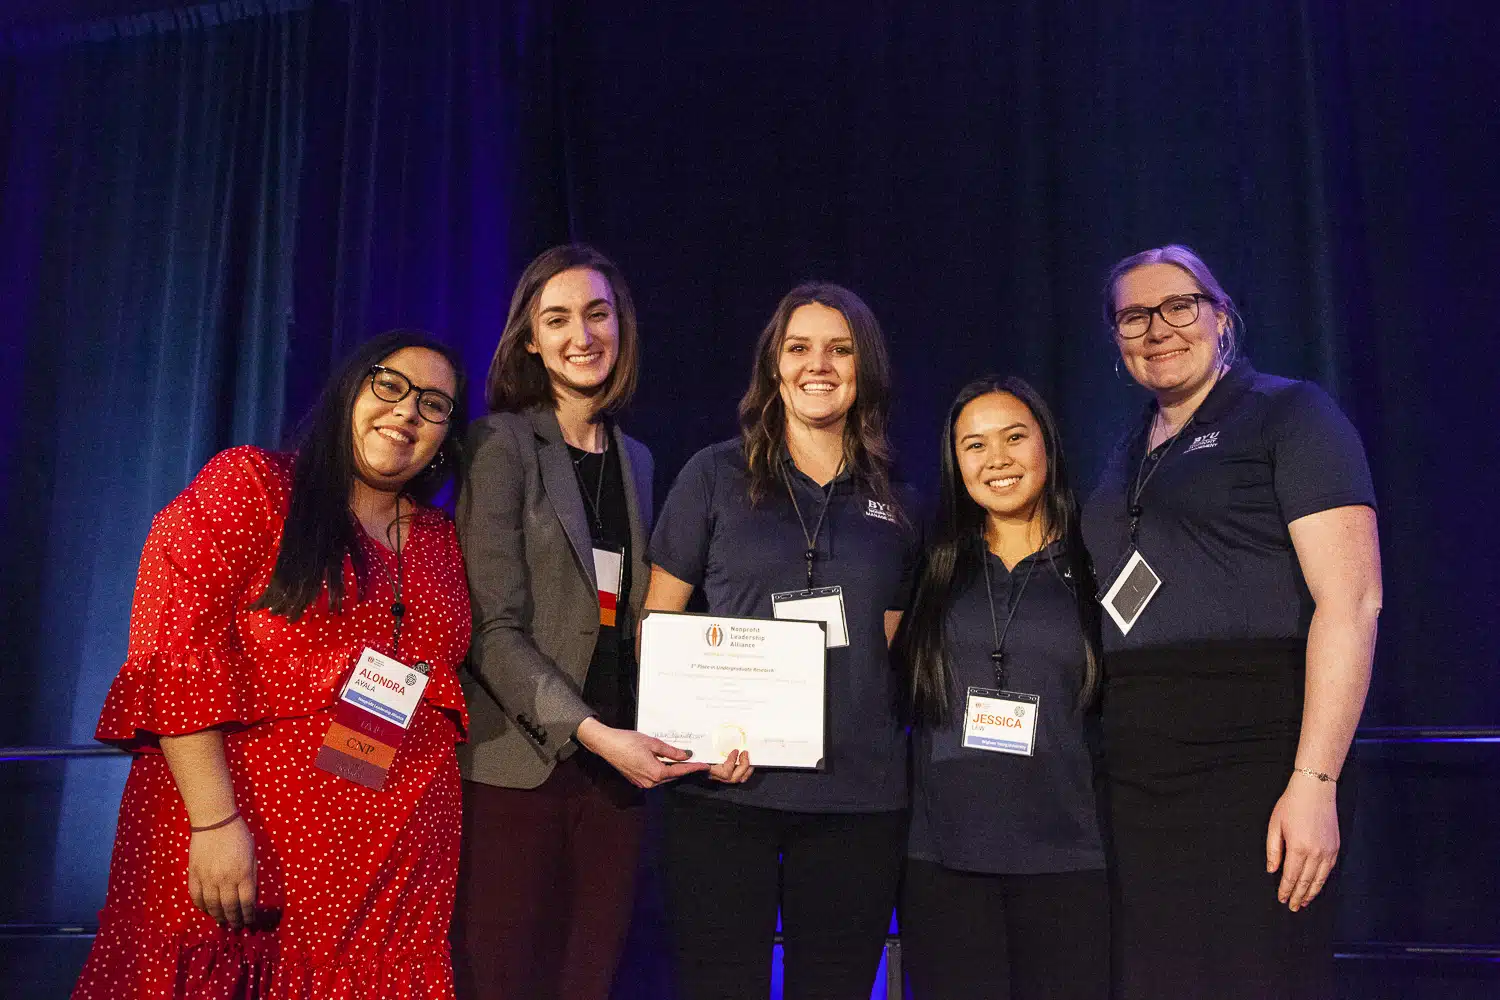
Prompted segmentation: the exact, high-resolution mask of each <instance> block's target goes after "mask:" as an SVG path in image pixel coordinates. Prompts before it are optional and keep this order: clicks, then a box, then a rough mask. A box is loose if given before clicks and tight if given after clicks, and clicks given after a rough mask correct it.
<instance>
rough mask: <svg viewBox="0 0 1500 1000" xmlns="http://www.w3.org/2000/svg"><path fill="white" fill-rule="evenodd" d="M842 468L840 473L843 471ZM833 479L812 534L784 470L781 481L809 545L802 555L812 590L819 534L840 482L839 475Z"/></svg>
mask: <svg viewBox="0 0 1500 1000" xmlns="http://www.w3.org/2000/svg"><path fill="white" fill-rule="evenodd" d="M842 468H843V467H842V466H840V471H842ZM833 476H834V477H833V479H830V480H828V486H827V487H826V488H825V489H824V491H823V506H822V507H821V508H820V509H819V510H818V520H817V523H816V524H814V525H813V530H812V534H810V535H809V534H808V533H807V521H806V519H804V518H803V516H802V505H801V504H799V503H798V502H797V491H796V490H794V489H792V480H791V477H790V476H788V475H787V474H786V472H785V470H783V472H782V475H781V481H782V483H783V484H784V485H785V486H786V495H787V496H789V497H791V498H792V510H794V511H796V512H797V527H799V528H801V529H802V540H803V541H805V542H806V543H807V550H806V551H804V552H803V553H802V558H804V559H806V560H807V589H808V590H812V585H813V562H814V561H816V560H817V558H818V533H819V532H821V531H822V530H823V518H824V517H825V516H826V515H827V514H828V505H829V504H830V503H832V502H833V485H834V483H835V482H837V481H838V473H837V472H835V473H834V474H833Z"/></svg>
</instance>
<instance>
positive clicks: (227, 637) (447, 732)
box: [73, 331, 470, 1000]
mask: <svg viewBox="0 0 1500 1000" xmlns="http://www.w3.org/2000/svg"><path fill="white" fill-rule="evenodd" d="M463 401H464V378H463V370H462V368H461V367H460V362H459V358H458V355H457V354H456V353H455V352H454V351H452V350H451V349H450V348H448V347H446V346H444V345H443V344H440V343H438V342H437V341H435V340H433V339H432V338H431V337H429V336H427V335H425V334H422V333H419V332H416V331H396V332H393V333H387V334H383V335H381V336H379V337H376V338H374V339H373V340H371V341H369V342H368V343H366V344H365V345H363V346H362V347H360V348H359V349H358V350H357V351H355V352H354V354H353V355H352V356H350V358H349V359H348V360H347V361H346V362H345V363H344V364H343V365H342V366H341V367H340V369H339V370H338V371H337V372H335V373H334V375H333V377H332V378H330V380H329V381H328V383H327V385H326V386H325V387H324V389H323V394H322V397H321V398H320V399H319V401H318V403H317V405H316V407H315V408H314V410H313V412H312V413H311V415H310V416H309V418H308V420H307V422H306V423H305V425H304V430H303V432H302V434H301V436H300V440H299V443H298V445H297V450H296V452H295V453H277V452H270V451H265V450H262V449H260V448H254V447H250V446H244V447H238V448H231V449H229V450H228V451H225V452H221V453H220V454H218V455H217V456H215V457H214V458H213V459H212V460H211V461H209V463H208V464H207V465H206V466H205V467H204V468H203V470H202V471H201V472H199V473H198V475H197V476H196V477H195V478H194V479H193V481H192V482H191V483H190V484H189V485H188V487H187V488H186V489H184V490H183V491H182V493H180V494H179V495H178V496H177V498H176V499H175V500H173V501H172V503H171V504H170V505H168V506H167V508H166V509H165V510H163V511H162V512H161V513H160V514H158V515H157V517H156V520H155V521H154V522H153V523H152V526H151V532H150V534H149V535H148V536H147V538H146V545H145V550H144V552H142V554H141V567H140V576H139V580H138V582H137V584H136V591H135V601H134V605H133V607H132V609H131V620H130V647H129V653H128V655H127V657H126V660H125V664H124V666H122V667H121V668H120V673H119V676H118V677H116V678H115V682H114V684H113V686H112V687H111V688H110V691H109V696H108V698H107V699H106V700H105V704H104V711H103V714H102V715H101V717H100V719H99V727H98V730H97V736H98V738H99V739H101V740H105V741H107V742H110V743H113V744H115V745H116V746H120V747H123V748H125V749H127V750H129V751H131V752H132V754H133V759H132V761H131V767H130V775H129V777H128V778H127V779H126V782H125V794H124V798H123V800H122V801H121V803H120V818H119V826H118V829H117V833H116V836H115V849H114V856H113V858H112V859H111V862H110V875H109V888H108V892H107V896H106V899H105V904H104V909H103V911H102V912H101V913H100V915H99V934H98V936H97V937H96V938H95V939H94V946H93V949H92V951H91V952H90V954H89V958H88V962H87V964H86V965H85V966H84V969H83V974H82V976H81V978H80V979H79V981H78V985H77V987H76V988H75V990H74V992H73V998H74V1000H95V998H97V1000H160V998H164V997H174V998H183V1000H187V998H191V1000H255V998H262V997H264V998H271V997H334V996H337V997H347V998H355V1000H384V998H387V997H393V996H401V997H411V998H426V1000H448V998H451V997H452V996H453V969H452V964H451V961H450V958H449V946H448V927H449V920H450V917H451V915H452V909H453V897H454V886H455V880H456V876H457V868H458V845H459V820H460V812H459V776H458V761H457V757H456V755H455V751H454V745H455V743H457V742H458V741H459V740H461V739H463V736H464V731H465V725H466V723H467V718H466V715H465V711H464V698H463V694H462V692H461V690H460V687H459V682H458V677H457V673H456V669H457V666H458V664H459V662H460V661H461V660H462V659H463V656H464V653H465V651H466V650H467V649H468V645H469V631H470V621H469V604H468V593H467V590H466V588H465V586H464V567H463V559H462V556H461V555H460V553H459V548H458V538H457V535H456V533H455V532H454V529H453V524H452V523H451V522H450V521H449V520H448V517H447V515H445V514H444V513H443V512H442V511H440V510H437V509H435V508H434V507H432V506H429V504H430V502H431V500H432V498H433V496H434V495H435V494H436V493H437V492H438V491H439V490H440V489H441V488H442V487H444V486H445V485H446V484H447V483H448V482H449V481H450V480H451V479H452V478H453V477H454V475H455V473H456V472H458V471H459V467H460V465H461V463H460V458H461V456H462V450H461V448H462V442H463V432H464V425H465V410H464V402H463Z"/></svg>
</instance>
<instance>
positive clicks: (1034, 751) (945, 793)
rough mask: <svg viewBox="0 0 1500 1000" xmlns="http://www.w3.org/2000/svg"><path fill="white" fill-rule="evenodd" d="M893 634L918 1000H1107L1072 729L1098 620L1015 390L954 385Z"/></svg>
mask: <svg viewBox="0 0 1500 1000" xmlns="http://www.w3.org/2000/svg"><path fill="white" fill-rule="evenodd" d="M941 447H942V479H941V493H940V502H939V507H938V511H937V516H936V519H935V521H934V524H933V528H932V533H931V537H930V539H929V542H928V545H927V550H926V557H925V559H924V560H923V565H922V571H921V574H920V575H919V577H918V583H917V590H916V597H915V599H914V601H913V603H912V610H911V612H910V613H909V614H908V615H907V616H906V617H905V618H904V619H903V620H902V623H901V630H900V632H899V633H898V634H897V637H896V644H895V652H896V659H897V662H898V663H899V664H900V665H901V666H902V667H903V668H904V669H905V671H906V672H907V677H908V681H909V685H910V704H911V709H912V716H913V719H914V722H915V725H914V729H913V736H914V738H913V747H912V757H913V769H912V771H913V788H912V823H911V831H910V835H909V841H908V846H907V869H906V877H905V880H904V883H903V889H902V895H901V940H902V947H903V952H904V954H905V956H906V959H907V971H908V973H909V974H910V976H911V981H912V987H913V990H914V992H915V993H916V995H917V996H918V997H920V998H921V1000H939V998H948V997H953V998H964V1000H985V998H1015V1000H1028V998H1038V997H1049V998H1058V1000H1064V998H1076V1000H1104V998H1105V997H1107V996H1108V995H1109V900H1108V891H1109V890H1108V884H1107V882H1106V879H1105V874H1104V851H1103V846H1102V843H1101V840H1100V835H1099V825H1098V822H1097V810H1096V802H1095V797H1094V788H1093V767H1092V755H1091V752H1090V746H1089V740H1088V739H1086V737H1085V729H1086V725H1087V723H1088V717H1089V714H1090V712H1091V709H1092V706H1093V702H1094V698H1095V694H1096V692H1097V690H1098V685H1099V662H1100V654H1099V650H1098V617H1099V614H1098V606H1097V605H1096V604H1095V603H1094V591H1093V587H1092V574H1091V572H1090V570H1089V562H1088V554H1087V552H1086V551H1085V549H1084V546H1083V540H1082V537H1081V535H1080V532H1079V523H1078V507H1077V503H1076V501H1075V500H1074V497H1073V490H1072V488H1071V486H1070V485H1069V481H1068V472H1067V466H1066V463H1065V462H1064V460H1063V453H1062V446H1061V442H1060V441H1059V439H1058V432H1057V424H1056V422H1055V421H1054V420H1053V418H1052V413H1051V411H1050V410H1049V409H1048V407H1047V404H1046V403H1045V402H1044V401H1043V400H1042V398H1041V396H1040V395H1038V394H1037V392H1036V390H1034V389H1033V388H1032V387H1031V386H1030V385H1028V384H1027V383H1026V382H1024V381H1022V380H1021V379H1018V378H995V377H990V378H982V379H978V380H976V381H974V382H971V383H969V384H968V385H966V386H965V387H964V388H963V389H962V390H960V391H959V393H958V396H957V398H956V399H954V401H953V405H952V406H951V407H949V409H948V418H947V421H946V422H945V423H944V425H943V434H942V446H941Z"/></svg>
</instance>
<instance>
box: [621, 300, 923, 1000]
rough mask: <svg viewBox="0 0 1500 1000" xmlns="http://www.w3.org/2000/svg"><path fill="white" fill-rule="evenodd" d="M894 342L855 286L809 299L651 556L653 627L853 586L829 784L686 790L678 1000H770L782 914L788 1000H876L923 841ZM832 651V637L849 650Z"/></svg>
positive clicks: (831, 720)
mask: <svg viewBox="0 0 1500 1000" xmlns="http://www.w3.org/2000/svg"><path fill="white" fill-rule="evenodd" d="M889 400H890V370H889V363H888V361H887V359H886V349H885V342H884V339H883V338H882V336H881V333H880V327H879V325H878V324H877V323H876V322H875V317H874V315H872V314H871V312H870V310H869V307H867V306H866V305H865V304H864V302H862V301H861V300H860V298H859V297H858V296H857V295H855V294H854V293H853V292H851V291H849V290H848V289H846V288H842V287H840V286H838V285H830V284H822V283H814V284H806V285H801V286H798V287H797V288H794V289H793V290H792V291H791V292H790V293H788V294H787V295H786V297H785V298H783V299H782V300H781V303H780V304H779V305H778V306H777V307H776V311H775V313H774V314H773V315H772V317H771V321H770V322H769V323H767V324H766V327H765V329H764V331H762V333H761V336H760V340H759V342H758V343H757V344H756V348H755V362H754V367H753V370H752V372H751V376H750V387H749V389H748V390H747V391H746V393H745V396H744V398H743V399H742V400H741V401H740V410H739V416H740V437H739V438H738V439H735V440H731V441H725V442H723V443H720V444H716V445H712V446H711V447H708V448H705V449H704V450H702V451H700V452H699V453H698V454H696V455H695V456H693V457H692V458H691V459H690V460H689V461H688V463H687V465H686V466H685V467H684V468H683V470H682V472H681V473H680V474H679V475H678V477H677V481H676V483H675V484H674V485H673V487H672V491H671V494H670V495H669V496H668V498H667V502H666V505H665V506H664V507H663V509H662V515H661V519H660V521H659V522H658V524H657V527H656V532H655V533H654V535H653V536H652V539H651V561H652V569H651V591H650V594H649V595H648V596H647V599H646V606H647V608H648V609H652V610H663V611H681V610H683V609H684V608H685V607H686V606H687V603H688V600H689V598H690V597H691V595H692V593H693V591H694V590H695V589H697V588H699V587H701V588H703V592H704V597H706V598H707V602H708V609H709V611H710V612H711V613H714V614H721V615H734V616H745V617H761V618H770V617H772V596H773V595H778V594H781V595H787V594H797V593H804V592H805V591H804V588H806V589H807V590H811V589H813V588H818V589H819V590H820V591H821V590H822V589H823V588H834V587H837V588H842V589H841V591H840V594H841V599H842V602H843V609H844V618H845V623H846V627H845V631H846V633H847V636H846V638H845V639H844V641H843V642H842V643H839V642H838V641H837V640H835V641H834V643H833V644H832V645H831V646H830V648H829V649H828V651H827V676H828V688H827V704H828V740H827V747H828V750H827V756H826V759H825V761H824V766H823V767H822V769H821V770H818V771H812V772H809V771H760V772H754V773H752V764H753V762H752V761H751V760H750V759H749V757H748V756H747V755H744V754H743V753H742V752H741V751H738V750H736V751H731V753H730V755H729V759H728V760H726V761H725V762H723V763H722V764H719V765H716V766H715V768H714V769H713V771H712V772H710V776H711V777H715V778H718V779H720V783H718V784H712V783H710V782H708V781H703V780H694V781H692V782H690V783H683V784H682V785H680V786H678V787H676V788H674V789H673V790H672V791H671V792H669V793H668V797H667V805H666V846H665V850H664V852H663V856H664V859H665V865H666V886H667V902H668V910H669V918H670V921H671V931H672V935H673V947H674V953H675V958H676V964H677V975H678V985H679V995H680V996H681V997H683V998H684V1000H696V998H700V997H701V998H710V997H711V998H714V1000H723V998H731V997H756V998H764V997H765V996H767V995H768V992H769V990H770V977H771V948H772V942H773V938H774V935H775V933H776V917H777V912H778V909H779V911H780V914H781V925H782V934H783V940H784V941H785V957H786V965H785V968H786V991H787V992H786V995H787V996H788V997H810V996H816V997H832V998H841V997H849V998H853V997H860V998H861V1000H863V998H865V997H868V996H869V994H870V985H871V982H872V981H873V978H874V974H875V969H876V966H877V964H878V963H879V960H880V951H881V947H882V944H883V942H884V939H885V934H886V931H887V929H888V927H889V924H890V918H891V910H892V908H893V905H894V903H895V896H896V885H897V880H898V878H899V871H900V866H901V851H902V846H903V844H904V842H905V834H906V805H907V782H906V735H905V733H904V731H903V728H904V727H903V726H902V725H901V724H900V722H899V720H898V718H897V715H896V710H897V700H898V697H897V687H898V684H897V679H896V676H895V673H894V671H893V670H892V669H891V666H890V659H889V653H888V645H889V641H890V637H891V636H892V635H893V634H894V632H895V629H896V625H897V624H898V622H899V621H900V617H901V613H902V610H903V609H904V608H905V606H906V600H907V591H908V589H909V584H910V577H911V573H912V571H913V569H914V564H915V556H916V538H915V533H914V532H913V530H912V528H911V525H910V522H909V517H908V512H909V511H911V510H912V509H913V504H912V502H911V497H910V495H909V494H908V493H907V491H905V490H898V489H897V488H896V487H895V486H893V484H892V482H891V469H890V457H889V449H888V447H887V445H886V437H885V428H886V417H887V412H888V409H889V405H890V403H889ZM830 634H832V633H830Z"/></svg>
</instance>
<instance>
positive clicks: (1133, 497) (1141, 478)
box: [1116, 365, 1225, 569]
mask: <svg viewBox="0 0 1500 1000" xmlns="http://www.w3.org/2000/svg"><path fill="white" fill-rule="evenodd" d="M1224 372H1225V369H1224V368H1223V366H1222V365H1221V366H1220V367H1219V368H1218V369H1217V370H1216V371H1215V372H1214V381H1213V385H1211V386H1210V387H1209V393H1210V395H1211V394H1212V393H1213V390H1214V389H1217V388H1218V387H1219V380H1220V379H1222V378H1223V377H1224ZM1203 402H1204V403H1206V402H1208V398H1207V397H1204V400H1203ZM1199 405H1200V406H1201V405H1202V404H1201V403H1200V404H1199ZM1160 418H1161V405H1160V404H1157V408H1156V413H1155V414H1153V415H1152V417H1151V426H1150V427H1148V428H1147V429H1146V448H1145V450H1144V451H1142V452H1141V464H1140V465H1138V466H1136V470H1135V487H1134V489H1131V490H1127V491H1126V493H1125V513H1126V514H1128V515H1129V516H1130V544H1131V545H1132V546H1134V545H1135V543H1136V535H1137V534H1139V532H1140V529H1141V515H1142V514H1143V513H1145V508H1143V507H1142V506H1141V494H1142V493H1143V492H1145V490H1146V484H1147V483H1149V482H1150V481H1151V477H1152V476H1154V475H1156V470H1157V469H1160V468H1161V467H1162V465H1163V464H1164V463H1165V462H1166V460H1167V456H1168V455H1169V454H1171V452H1172V449H1173V448H1174V447H1176V445H1177V442H1178V440H1180V439H1181V438H1182V435H1183V433H1184V432H1186V431H1187V429H1188V428H1189V427H1191V426H1193V423H1194V421H1196V420H1197V419H1198V413H1197V410H1194V411H1193V415H1192V416H1190V417H1188V418H1187V422H1186V423H1184V424H1183V425H1182V426H1181V427H1179V428H1177V433H1176V434H1173V435H1172V436H1171V437H1170V438H1168V439H1167V440H1166V442H1165V444H1166V448H1165V450H1163V451H1162V453H1161V456H1160V457H1159V458H1157V460H1156V464H1155V465H1153V466H1151V471H1150V472H1147V471H1146V459H1148V458H1150V457H1151V431H1153V430H1155V428H1156V421H1157V420H1159V419H1160ZM1116 568H1117V569H1118V567H1116Z"/></svg>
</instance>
